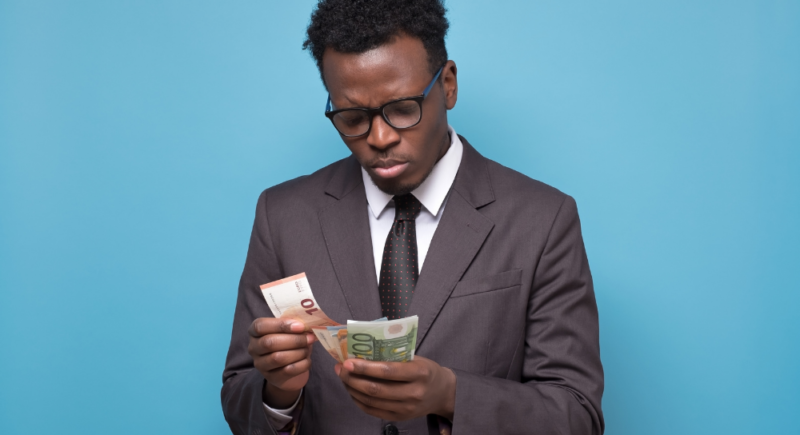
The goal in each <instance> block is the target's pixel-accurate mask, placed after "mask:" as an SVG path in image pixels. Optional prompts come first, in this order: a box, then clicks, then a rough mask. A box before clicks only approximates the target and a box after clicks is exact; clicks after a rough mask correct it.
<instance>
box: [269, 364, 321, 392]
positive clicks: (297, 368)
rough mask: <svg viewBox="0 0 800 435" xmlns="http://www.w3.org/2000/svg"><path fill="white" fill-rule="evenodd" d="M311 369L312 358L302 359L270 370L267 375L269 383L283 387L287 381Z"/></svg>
mask: <svg viewBox="0 0 800 435" xmlns="http://www.w3.org/2000/svg"><path fill="white" fill-rule="evenodd" d="M310 368H311V358H308V357H306V358H302V359H299V360H296V361H293V362H291V363H289V364H286V365H284V366H282V367H279V368H276V369H273V370H268V371H267V373H266V379H267V382H270V383H272V384H275V385H277V386H279V387H281V386H282V385H283V384H284V383H286V382H287V381H289V380H291V379H293V378H295V377H297V376H299V375H302V374H304V373H307V372H308V370H309V369H310Z"/></svg>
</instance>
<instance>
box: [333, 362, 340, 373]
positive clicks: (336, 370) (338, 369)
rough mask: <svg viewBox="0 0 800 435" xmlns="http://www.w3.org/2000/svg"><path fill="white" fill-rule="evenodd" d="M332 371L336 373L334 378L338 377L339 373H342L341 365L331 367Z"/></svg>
mask: <svg viewBox="0 0 800 435" xmlns="http://www.w3.org/2000/svg"><path fill="white" fill-rule="evenodd" d="M333 371H335V372H336V376H339V373H341V372H342V365H341V364H336V365H335V366H333Z"/></svg>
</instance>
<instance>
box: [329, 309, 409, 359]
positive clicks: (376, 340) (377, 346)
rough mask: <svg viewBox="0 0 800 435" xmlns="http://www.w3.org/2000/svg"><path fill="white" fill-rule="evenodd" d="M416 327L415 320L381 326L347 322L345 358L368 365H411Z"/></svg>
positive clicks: (392, 322) (399, 320)
mask: <svg viewBox="0 0 800 435" xmlns="http://www.w3.org/2000/svg"><path fill="white" fill-rule="evenodd" d="M418 324H419V318H418V317H417V316H411V317H405V318H402V319H395V320H388V321H385V322H359V321H355V320H348V321H347V357H348V358H362V359H366V360H370V361H411V360H413V359H414V351H415V350H416V346H417V326H418ZM340 333H341V331H340ZM340 342H341V338H340Z"/></svg>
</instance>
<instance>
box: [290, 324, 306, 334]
mask: <svg viewBox="0 0 800 435" xmlns="http://www.w3.org/2000/svg"><path fill="white" fill-rule="evenodd" d="M303 329H305V327H304V326H303V324H302V323H299V322H293V323H292V324H291V325H289V330H290V331H292V332H300V331H302V330H303Z"/></svg>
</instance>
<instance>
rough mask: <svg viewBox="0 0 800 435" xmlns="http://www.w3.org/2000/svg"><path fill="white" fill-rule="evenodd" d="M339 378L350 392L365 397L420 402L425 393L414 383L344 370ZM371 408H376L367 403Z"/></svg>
mask: <svg viewBox="0 0 800 435" xmlns="http://www.w3.org/2000/svg"><path fill="white" fill-rule="evenodd" d="M339 378H341V379H342V382H344V384H345V387H346V388H347V389H348V390H349V391H357V392H359V393H361V394H362V395H363V396H368V397H371V398H375V399H383V400H388V401H409V402H419V401H420V400H421V399H422V397H423V395H424V393H425V391H424V388H423V387H422V386H421V385H420V384H416V383H412V382H397V381H386V380H382V379H376V378H371V377H365V376H361V375H355V374H352V373H349V372H348V371H347V370H342V371H341V373H340V374H339ZM365 403H367V404H368V405H370V406H373V407H374V406H375V405H374V404H370V403H368V402H365Z"/></svg>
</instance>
